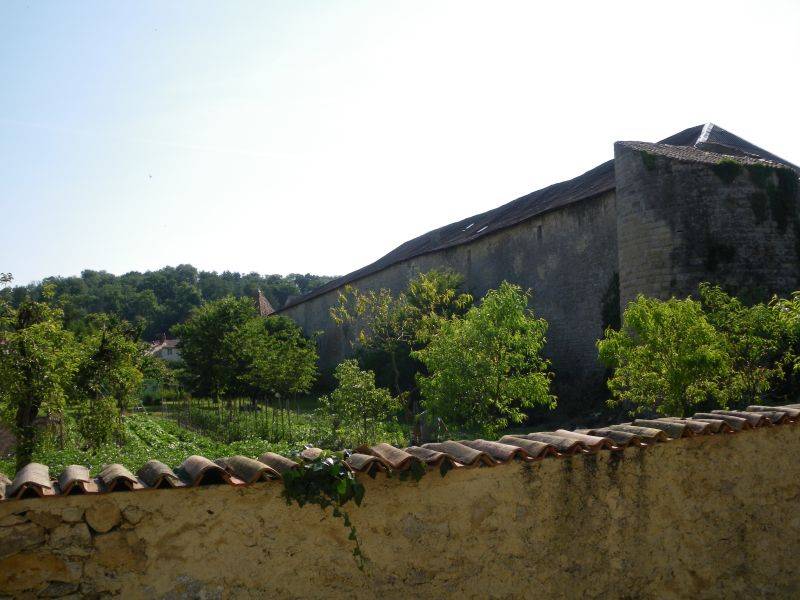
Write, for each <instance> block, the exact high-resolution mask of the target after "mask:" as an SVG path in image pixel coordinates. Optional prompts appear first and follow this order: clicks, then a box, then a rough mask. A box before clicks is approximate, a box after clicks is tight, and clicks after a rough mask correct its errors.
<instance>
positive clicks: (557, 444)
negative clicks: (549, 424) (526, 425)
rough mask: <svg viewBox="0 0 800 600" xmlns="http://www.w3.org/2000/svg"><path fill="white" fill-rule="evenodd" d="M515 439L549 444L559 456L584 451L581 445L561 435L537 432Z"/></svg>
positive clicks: (521, 435)
mask: <svg viewBox="0 0 800 600" xmlns="http://www.w3.org/2000/svg"><path fill="white" fill-rule="evenodd" d="M515 437H521V438H524V439H526V440H534V441H537V442H544V443H545V444H550V445H551V446H553V447H554V448H555V449H556V450H558V451H559V452H560V453H561V454H576V453H579V452H583V451H584V447H583V444H582V443H581V442H580V441H578V440H576V439H573V438H567V437H564V436H563V435H555V434H553V433H550V432H544V431H539V432H536V433H525V434H520V435H518V436H515Z"/></svg>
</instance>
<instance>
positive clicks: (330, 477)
mask: <svg viewBox="0 0 800 600" xmlns="http://www.w3.org/2000/svg"><path fill="white" fill-rule="evenodd" d="M344 459H345V455H344V454H342V453H331V452H323V453H322V454H321V455H320V456H318V457H317V458H315V459H314V460H305V461H300V465H299V468H297V469H292V470H290V471H287V472H285V473H284V474H283V486H284V487H283V492H282V493H283V497H284V498H285V499H286V504H292V502H296V503H297V505H298V506H300V507H303V506H305V505H306V504H316V505H317V506H319V507H320V508H321V509H322V510H325V509H326V508H328V507H333V512H332V514H333V516H334V517H335V518H337V519H342V523H343V525H344V526H345V527H346V528H348V529H349V530H350V533H349V535H348V536H347V539H348V540H350V541H352V542H353V544H354V547H353V558H354V559H355V561H356V565H358V568H359V569H360V570H362V571H363V570H364V564H365V562H366V557H365V556H364V553H363V552H362V550H361V541H360V540H359V539H358V532H357V531H356V527H355V525H353V523H352V521H351V520H350V515H349V513H348V512H347V511H346V510H344V509H343V507H344V506H345V505H346V504H347V503H348V502H350V501H351V500H352V501H353V502H355V504H356V506H361V502H362V501H363V500H364V492H365V489H364V484H363V483H361V482H360V481H358V479H356V475H355V473H353V471H351V470H350V469H349V468H348V466H347V465H346V464H345V462H344ZM450 468H451V465H450V463H449V462H448V461H443V462H442V464H441V466H440V474H441V476H442V477H444V476H445V474H446V473H447V472H448V471H449V470H450ZM425 473H426V468H425V466H424V465H423V464H422V463H420V462H417V461H414V462H413V463H411V467H410V468H409V469H408V470H405V471H400V473H399V478H400V481H405V480H407V479H413V480H414V481H419V480H420V479H421V478H422V476H423V475H425ZM368 475H369V476H370V477H372V478H374V477H375V471H369V472H368ZM387 475H388V476H389V477H391V476H392V472H391V471H390V472H388V473H387Z"/></svg>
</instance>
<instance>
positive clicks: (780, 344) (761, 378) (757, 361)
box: [699, 283, 792, 404]
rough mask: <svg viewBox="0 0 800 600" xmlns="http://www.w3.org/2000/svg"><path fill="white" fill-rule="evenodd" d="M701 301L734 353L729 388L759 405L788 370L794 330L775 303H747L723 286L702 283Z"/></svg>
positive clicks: (729, 351)
mask: <svg viewBox="0 0 800 600" xmlns="http://www.w3.org/2000/svg"><path fill="white" fill-rule="evenodd" d="M699 291H700V302H701V305H702V307H703V312H704V313H705V315H706V318H707V319H708V322H709V323H711V325H713V326H714V328H715V329H716V330H717V331H719V332H720V333H722V334H723V335H724V336H725V338H726V340H727V342H728V348H727V350H728V353H729V354H730V356H731V361H732V364H731V367H732V378H733V379H732V381H731V382H730V383H729V389H731V390H733V389H736V390H740V391H741V393H742V394H743V396H744V398H743V402H745V403H747V404H758V403H760V401H761V399H762V397H763V396H764V395H765V394H766V393H767V392H768V391H769V390H770V389H771V387H772V384H773V383H774V382H775V381H776V380H778V379H779V378H781V377H782V376H783V373H784V367H785V365H784V362H785V361H784V357H785V355H786V353H787V352H788V351H789V348H790V345H791V337H792V336H791V331H790V330H789V329H788V328H787V327H786V326H785V322H784V321H782V319H781V316H780V311H779V310H776V308H775V306H768V305H766V304H763V303H758V304H754V305H753V306H746V305H744V304H743V303H742V302H741V301H740V300H739V299H738V298H735V297H733V296H730V295H728V294H726V293H725V292H724V291H722V289H721V288H720V287H719V286H712V285H710V284H708V283H701V284H700V290H699Z"/></svg>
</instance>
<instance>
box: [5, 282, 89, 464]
mask: <svg viewBox="0 0 800 600" xmlns="http://www.w3.org/2000/svg"><path fill="white" fill-rule="evenodd" d="M43 295H44V298H45V300H47V299H49V298H50V296H51V294H50V291H49V290H48V289H47V288H45V290H44V294H43ZM62 319H63V313H62V311H61V310H59V309H57V308H53V307H51V306H50V305H49V304H48V303H47V302H36V301H33V300H30V299H28V300H25V301H23V302H22V303H21V305H20V306H19V308H16V309H15V308H13V307H12V306H10V305H9V304H8V303H5V302H0V381H2V386H0V407H1V408H2V411H1V412H2V414H3V416H4V417H5V418H6V419H7V420H9V421H11V422H12V423H13V428H14V432H15V434H16V436H17V447H16V458H17V468H18V469H19V468H22V467H23V466H24V465H26V464H27V463H29V462H30V461H31V458H32V456H33V452H34V450H35V448H36V446H37V444H38V443H39V442H40V428H39V427H37V419H38V418H39V417H40V415H42V414H43V413H46V414H57V415H61V414H62V413H63V409H64V404H65V401H66V398H67V391H68V390H69V388H70V385H71V378H72V375H73V373H74V371H75V367H76V358H77V351H76V346H75V341H74V337H73V335H72V333H71V332H69V331H66V330H64V328H63V323H62Z"/></svg>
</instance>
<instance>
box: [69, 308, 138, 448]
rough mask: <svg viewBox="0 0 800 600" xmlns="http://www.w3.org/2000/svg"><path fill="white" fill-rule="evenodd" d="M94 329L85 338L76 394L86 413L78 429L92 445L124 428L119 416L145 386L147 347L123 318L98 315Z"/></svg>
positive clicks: (95, 317) (103, 442)
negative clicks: (145, 352) (142, 368)
mask: <svg viewBox="0 0 800 600" xmlns="http://www.w3.org/2000/svg"><path fill="white" fill-rule="evenodd" d="M92 321H93V324H94V330H93V332H92V333H91V334H90V335H88V336H86V338H85V339H83V340H82V343H81V347H82V352H81V359H80V361H79V365H78V368H77V372H76V377H75V394H76V399H77V402H78V404H79V405H80V406H81V407H82V408H83V415H82V417H81V419H80V421H79V422H78V428H79V429H80V432H81V434H82V435H83V437H84V439H85V440H86V441H87V442H89V444H90V445H91V446H94V447H98V446H100V445H102V444H105V443H108V442H110V441H111V439H112V437H113V435H114V434H116V433H119V432H120V431H121V429H122V427H121V425H122V424H121V420H120V417H121V415H122V414H123V413H124V411H125V410H127V408H128V407H129V405H130V402H131V400H132V399H133V398H134V397H135V396H136V395H137V393H138V392H139V389H140V388H141V385H142V380H143V374H142V370H141V365H142V357H143V355H144V348H143V346H142V344H140V343H139V342H137V339H136V338H137V333H136V331H135V330H134V329H133V328H132V327H131V326H130V325H129V324H127V323H125V322H124V321H121V320H119V319H117V318H114V317H109V316H107V315H95V316H94V317H93V319H92Z"/></svg>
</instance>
